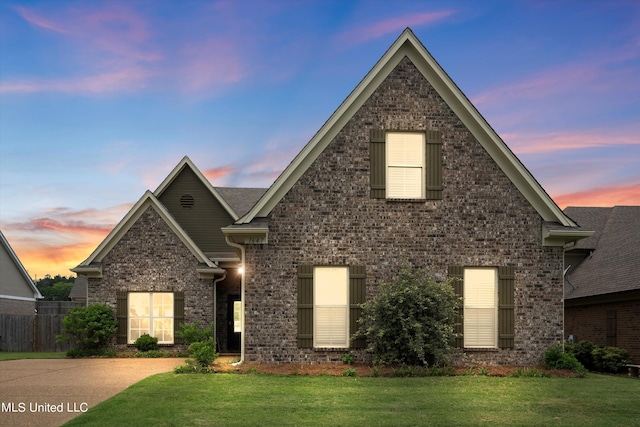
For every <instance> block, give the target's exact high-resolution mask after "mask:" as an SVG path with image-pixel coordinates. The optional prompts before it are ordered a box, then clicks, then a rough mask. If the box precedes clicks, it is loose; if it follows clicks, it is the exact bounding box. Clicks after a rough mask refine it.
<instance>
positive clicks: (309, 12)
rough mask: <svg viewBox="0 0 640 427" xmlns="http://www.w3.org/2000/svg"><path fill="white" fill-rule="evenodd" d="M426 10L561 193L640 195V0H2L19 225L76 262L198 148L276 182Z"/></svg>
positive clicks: (52, 270) (428, 32) (232, 181)
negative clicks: (401, 35)
mask: <svg viewBox="0 0 640 427" xmlns="http://www.w3.org/2000/svg"><path fill="white" fill-rule="evenodd" d="M406 27H411V28H412V30H413V31H414V33H415V34H416V35H417V36H418V38H419V39H420V40H421V41H422V42H423V44H424V45H425V46H426V47H427V49H428V50H429V51H430V52H431V54H432V55H433V56H434V57H435V58H436V60H437V61H438V62H439V63H440V65H441V66H442V67H443V68H444V69H445V71H446V72H447V73H448V74H449V75H450V76H451V78H452V79H453V80H454V81H455V82H456V83H457V84H458V86H459V87H460V88H461V89H462V91H463V92H464V93H465V94H466V95H467V97H468V98H469V99H470V100H471V101H472V102H473V103H474V105H475V106H476V107H477V108H478V110H479V111H480V113H481V114H482V115H483V116H484V117H485V118H486V119H487V121H488V122H489V123H490V124H491V125H492V126H493V128H494V129H495V130H496V131H497V132H498V134H499V135H500V136H501V137H502V138H503V139H504V140H505V142H506V143H507V145H508V146H509V147H510V148H511V149H512V150H513V151H514V152H515V153H516V155H518V157H519V158H520V159H521V161H522V162H523V163H524V164H525V166H526V167H527V168H528V169H529V170H530V171H531V172H532V173H533V175H534V176H535V177H536V179H538V181H539V182H540V183H541V184H542V186H543V187H544V188H545V189H546V190H547V192H548V193H549V194H550V195H551V197H552V198H554V200H555V201H556V203H558V204H559V205H560V206H561V207H565V206H567V205H582V206H612V205H615V204H619V205H629V204H635V205H638V204H640V167H639V166H640V2H638V1H635V0H629V1H624V0H607V1H589V0H576V1H552V0H540V1H533V0H532V1H515V0H514V1H491V0H483V1H476V0H474V1H462V0H461V1H456V0H451V1H394V2H389V1H363V0H361V1H329V0H324V1H242V0H239V1H204V0H186V1H171V0H164V1H144V0H130V1H122V2H119V1H67V0H56V1H12V0H5V1H3V2H2V3H0V228H1V229H2V231H3V232H4V234H5V236H6V237H7V239H8V240H9V242H10V243H11V244H12V246H13V248H14V250H15V251H16V252H17V254H18V256H19V257H20V258H21V259H22V261H23V263H24V264H25V266H26V268H27V269H28V270H29V272H30V274H31V275H32V276H35V275H37V276H38V277H42V276H43V275H44V274H47V273H49V274H58V273H59V274H64V275H68V274H69V271H68V269H69V268H72V267H74V266H75V265H77V264H78V263H79V262H80V261H82V260H83V259H84V258H86V257H87V256H88V255H89V254H90V253H91V251H92V250H93V249H94V248H95V247H96V246H97V244H98V243H99V242H100V241H101V240H102V238H103V237H104V236H105V235H106V234H107V233H108V232H109V231H110V230H111V228H112V227H113V226H114V225H115V224H116V223H117V222H118V220H119V219H120V218H122V216H123V215H124V214H125V213H126V211H127V210H128V208H129V207H131V205H132V204H133V203H134V202H135V201H137V200H138V198H139V197H140V196H141V195H142V194H143V193H144V191H145V190H146V189H150V190H154V189H155V188H156V187H157V186H158V185H159V184H160V182H161V181H162V179H163V178H164V177H165V176H166V175H167V174H168V173H169V172H170V171H171V169H172V168H173V167H174V166H175V165H176V164H177V163H178V162H179V161H180V159H181V158H182V157H183V156H184V155H188V156H190V157H191V159H192V160H193V161H194V162H195V164H196V165H197V166H198V167H199V168H200V169H201V170H202V171H203V173H205V175H206V176H207V177H208V178H209V179H210V180H211V182H212V183H213V184H214V185H217V186H250V187H266V186H269V185H270V184H271V183H272V182H273V180H274V179H275V178H276V177H277V176H278V174H279V172H281V171H282V170H283V169H284V168H285V167H286V165H287V164H288V163H289V161H291V160H292V159H293V157H294V156H295V155H296V154H297V153H298V151H299V150H300V149H301V148H302V147H303V146H304V144H306V143H307V142H308V141H309V139H310V138H311V137H312V136H313V134H314V133H315V132H316V131H317V130H318V129H319V128H320V127H321V126H322V124H323V123H324V121H325V120H327V119H328V118H329V116H330V115H331V114H332V113H333V111H334V110H335V109H336V108H337V107H338V106H339V105H340V103H341V102H342V101H343V100H344V99H345V98H346V97H347V96H348V94H349V93H350V91H351V90H352V89H353V88H354V87H355V86H356V85H357V84H358V83H359V82H360V80H361V79H362V78H363V77H364V76H365V75H366V73H367V72H368V71H369V70H370V69H371V68H372V67H373V65H374V64H375V62H376V61H377V60H378V59H379V58H380V57H381V56H382V55H383V54H384V52H385V51H386V50H387V48H388V47H389V46H390V45H391V44H392V43H393V41H394V40H395V39H396V38H397V37H398V36H399V35H400V33H401V32H402V30H403V29H404V28H406Z"/></svg>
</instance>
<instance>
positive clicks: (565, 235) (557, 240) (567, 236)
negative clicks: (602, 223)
mask: <svg viewBox="0 0 640 427" xmlns="http://www.w3.org/2000/svg"><path fill="white" fill-rule="evenodd" d="M594 233H595V231H590V230H571V229H568V230H567V229H563V230H553V229H549V228H547V227H546V226H544V225H543V226H542V244H543V246H565V245H566V244H568V243H571V242H575V241H577V240H580V239H585V238H587V237H591V236H593V234H594Z"/></svg>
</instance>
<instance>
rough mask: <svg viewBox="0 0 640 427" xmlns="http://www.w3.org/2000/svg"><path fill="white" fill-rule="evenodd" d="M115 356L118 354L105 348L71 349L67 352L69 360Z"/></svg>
mask: <svg viewBox="0 0 640 427" xmlns="http://www.w3.org/2000/svg"><path fill="white" fill-rule="evenodd" d="M117 355H118V353H117V352H116V351H115V350H113V349H105V348H90V349H80V348H72V349H71V350H69V351H67V357H69V358H71V359H82V358H84V357H116V356H117Z"/></svg>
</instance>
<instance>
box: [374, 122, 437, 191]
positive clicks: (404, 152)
mask: <svg viewBox="0 0 640 427" xmlns="http://www.w3.org/2000/svg"><path fill="white" fill-rule="evenodd" d="M369 154H370V170H369V182H370V196H371V198H373V199H389V200H394V199H395V200H403V199H404V200H407V199H413V200H440V199H442V139H441V136H440V132H439V131H419V132H416V131H406V132H404V131H386V130H384V129H372V130H371V145H370V152H369Z"/></svg>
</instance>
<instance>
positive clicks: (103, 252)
mask: <svg viewBox="0 0 640 427" xmlns="http://www.w3.org/2000/svg"><path fill="white" fill-rule="evenodd" d="M151 211H153V215H155V216H157V217H158V218H159V220H160V221H162V222H163V223H164V224H166V226H168V228H169V230H170V231H171V232H172V233H173V234H174V235H175V236H176V237H177V238H178V239H179V241H180V242H181V243H182V244H184V245H185V246H186V248H187V249H188V250H189V251H190V252H191V254H193V256H194V257H195V259H196V260H197V262H198V266H197V268H196V270H197V272H198V274H199V275H200V277H213V276H214V275H215V274H222V273H224V270H222V269H220V268H218V267H217V266H216V265H215V264H214V263H213V262H212V261H211V260H210V259H209V258H208V257H207V256H206V255H205V254H204V253H203V252H202V250H201V249H200V248H199V247H198V246H197V245H196V243H195V242H194V241H193V240H192V239H191V238H190V237H189V235H188V234H187V233H186V232H185V231H184V229H183V228H182V227H181V226H180V225H179V224H178V223H177V222H176V220H175V219H174V218H173V217H172V216H171V214H170V213H169V211H168V210H167V208H166V207H164V206H163V205H162V203H161V202H160V201H159V200H158V199H157V198H156V197H155V195H154V194H153V193H151V192H150V191H147V192H146V193H145V194H144V195H143V196H142V197H141V198H140V200H138V202H137V203H136V204H135V205H134V206H133V207H132V208H131V210H130V211H129V212H128V213H127V214H126V215H125V217H124V218H123V219H122V220H121V221H120V222H119V223H118V225H116V227H115V228H114V229H113V230H112V231H111V233H109V235H107V237H106V238H105V239H104V240H103V241H102V243H100V245H99V246H98V247H97V248H96V250H95V251H93V253H92V254H91V255H90V256H89V258H87V259H86V260H85V261H83V262H82V263H81V264H80V265H78V266H77V267H76V268H74V269H72V270H71V271H73V272H75V273H77V274H82V275H85V276H87V277H102V274H103V261H104V259H105V258H106V257H107V256H108V255H109V253H110V252H111V250H112V249H113V248H114V247H115V246H116V245H117V244H118V243H119V242H120V241H121V240H122V239H123V237H124V236H125V235H126V234H127V233H128V232H129V230H130V229H131V228H132V227H134V225H136V223H137V222H138V221H139V220H140V219H141V218H142V217H143V216H145V215H147V216H148V215H149V213H150V212H151ZM141 243H144V242H141ZM132 250H135V249H134V248H132ZM150 261H151V262H157V263H161V262H162V260H155V261H154V260H153V257H151V258H150Z"/></svg>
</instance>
